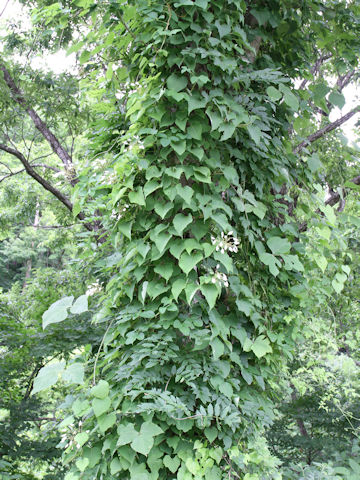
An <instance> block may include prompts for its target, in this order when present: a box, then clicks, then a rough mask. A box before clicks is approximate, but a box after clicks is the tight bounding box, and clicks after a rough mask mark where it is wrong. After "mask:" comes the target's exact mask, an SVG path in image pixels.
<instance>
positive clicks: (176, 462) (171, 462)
mask: <svg viewBox="0 0 360 480" xmlns="http://www.w3.org/2000/svg"><path fill="white" fill-rule="evenodd" d="M163 462H164V465H165V467H166V468H167V469H169V470H170V472H171V473H175V472H176V471H177V469H178V468H179V467H180V459H179V457H178V456H175V457H172V458H171V457H170V455H165V457H164V459H163Z"/></svg>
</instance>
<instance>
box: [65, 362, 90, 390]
mask: <svg viewBox="0 0 360 480" xmlns="http://www.w3.org/2000/svg"><path fill="white" fill-rule="evenodd" d="M84 374H85V372H84V365H83V364H82V363H79V362H76V363H73V364H72V365H70V366H69V367H68V368H67V369H66V370H65V371H64V372H63V374H62V379H63V380H65V382H69V383H78V384H79V385H81V384H82V383H84Z"/></svg>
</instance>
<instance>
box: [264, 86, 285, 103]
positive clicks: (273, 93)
mask: <svg viewBox="0 0 360 480" xmlns="http://www.w3.org/2000/svg"><path fill="white" fill-rule="evenodd" d="M266 93H267V94H268V95H269V97H270V98H271V99H272V100H275V101H277V100H280V98H281V97H282V93H281V92H279V90H277V89H276V88H275V87H272V86H271V87H268V88H267V89H266Z"/></svg>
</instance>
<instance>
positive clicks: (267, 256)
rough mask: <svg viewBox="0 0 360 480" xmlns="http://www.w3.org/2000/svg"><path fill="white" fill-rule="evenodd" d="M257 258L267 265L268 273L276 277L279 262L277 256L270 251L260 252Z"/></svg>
mask: <svg viewBox="0 0 360 480" xmlns="http://www.w3.org/2000/svg"><path fill="white" fill-rule="evenodd" d="M259 260H260V261H261V262H263V263H264V264H265V265H267V266H268V267H269V270H270V273H271V274H272V275H274V277H276V276H277V275H278V274H279V269H278V266H280V263H279V262H278V260H277V258H276V257H274V255H271V253H266V252H261V253H260V254H259Z"/></svg>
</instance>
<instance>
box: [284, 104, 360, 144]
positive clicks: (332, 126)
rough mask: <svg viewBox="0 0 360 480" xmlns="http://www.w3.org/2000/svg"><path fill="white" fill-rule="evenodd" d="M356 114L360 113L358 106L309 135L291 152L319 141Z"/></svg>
mask: <svg viewBox="0 0 360 480" xmlns="http://www.w3.org/2000/svg"><path fill="white" fill-rule="evenodd" d="M358 112H360V106H358V107H356V108H354V109H353V110H351V111H350V112H348V113H346V114H345V115H343V116H342V117H340V118H338V119H337V120H335V122H332V123H329V124H328V125H326V126H325V127H323V128H320V129H319V130H318V131H317V132H315V133H312V134H311V135H309V136H308V137H307V138H306V139H305V140H303V141H302V142H301V143H299V145H297V146H296V147H295V148H294V150H293V152H294V153H299V152H300V151H301V150H302V149H303V148H304V147H307V146H308V145H310V144H311V143H313V142H315V141H316V140H319V138H321V137H323V136H324V135H326V134H327V133H329V132H332V131H333V130H335V129H336V128H338V127H340V126H341V125H342V124H344V123H345V122H347V121H348V120H350V118H351V117H353V116H354V115H356V114H357V113H358Z"/></svg>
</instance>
